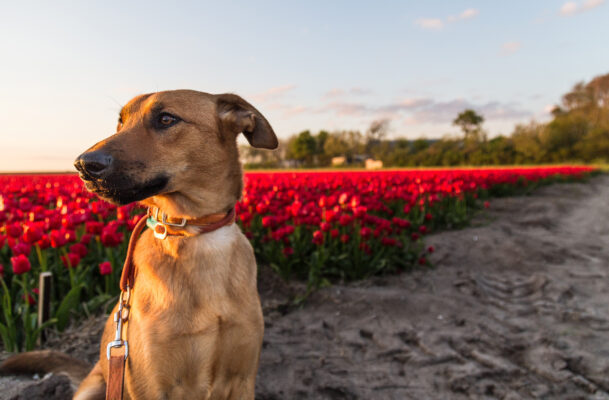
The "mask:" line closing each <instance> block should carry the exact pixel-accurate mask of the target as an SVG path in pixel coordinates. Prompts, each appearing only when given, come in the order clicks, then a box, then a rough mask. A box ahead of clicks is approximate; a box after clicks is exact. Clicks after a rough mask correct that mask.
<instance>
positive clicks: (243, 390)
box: [74, 90, 277, 400]
mask: <svg viewBox="0 0 609 400" xmlns="http://www.w3.org/2000/svg"><path fill="white" fill-rule="evenodd" d="M241 132H243V133H244V134H245V136H246V138H247V139H248V141H249V142H250V144H251V145H252V146H254V147H263V148H269V149H273V148H276V147H277V138H276V136H275V133H274V132H273V129H272V128H271V126H270V124H269V123H268V122H267V121H266V119H265V118H264V117H263V116H262V115H261V114H260V113H259V112H258V111H257V110H256V109H255V108H254V107H252V106H251V105H250V104H249V103H247V102H246V101H245V100H243V99H242V98H240V97H239V96H236V95H233V94H222V95H211V94H207V93H201V92H195V91H190V90H177V91H168V92H159V93H153V94H147V95H142V96H138V97H136V98H134V99H133V100H131V101H130V102H129V104H127V105H126V106H125V107H123V109H122V110H121V114H120V119H119V124H118V127H117V132H116V134H114V135H113V136H110V137H109V138H107V139H106V140H104V141H102V142H99V143H97V144H96V145H95V146H93V147H91V148H90V149H89V150H87V151H86V152H85V153H83V154H82V155H80V156H79V157H78V159H77V160H76V162H75V166H76V167H77V169H78V170H79V171H80V175H81V178H82V179H83V180H84V181H85V186H86V187H87V189H89V190H90V191H93V192H95V193H97V194H98V195H99V196H100V197H102V198H104V199H106V200H109V201H112V202H114V203H117V204H126V203H130V202H133V201H140V202H141V203H143V204H145V205H148V206H152V207H158V209H160V210H161V211H162V212H164V213H166V214H167V215H169V216H171V217H172V218H176V219H181V218H185V219H187V220H191V219H195V218H200V217H202V216H206V215H210V214H225V213H227V212H228V211H230V210H231V209H232V208H233V207H234V205H235V203H236V202H237V200H238V199H239V197H240V195H241V191H242V185H243V184H242V171H241V166H240V163H239V159H238V157H239V155H238V150H237V144H236V137H237V135H238V134H239V133H241ZM187 231H188V229H187ZM133 260H134V263H135V267H136V270H137V274H136V278H135V282H136V284H135V287H134V290H133V291H132V293H131V311H130V317H129V323H128V329H127V333H126V336H127V338H126V339H127V340H128V343H129V357H128V358H127V367H126V372H125V389H124V395H125V399H253V398H254V386H255V378H256V372H257V369H258V360H259V356H260V348H261V345H262V336H263V330H264V323H263V318H262V310H261V307H260V301H259V297H258V292H257V289H256V271H257V269H256V263H255V259H254V253H253V251H252V247H251V246H250V243H249V242H248V240H247V239H246V238H245V236H244V235H243V234H242V233H241V231H240V230H239V228H238V227H237V226H236V225H235V224H229V225H226V226H224V227H222V228H220V229H218V230H215V231H213V232H210V233H205V234H200V235H196V234H193V231H191V233H188V232H186V236H167V237H166V238H165V239H162V240H161V239H157V238H155V236H154V235H153V233H152V232H151V231H150V230H148V231H145V232H144V233H143V234H142V236H141V237H140V239H139V240H138V242H137V245H136V248H135V254H134V258H133ZM115 311H116V308H115ZM114 334H115V323H114V322H113V320H112V318H109V319H108V322H107V323H106V327H105V330H104V334H103V338H102V343H101V352H100V361H99V362H98V363H97V364H96V365H95V367H94V368H93V370H92V371H91V372H90V373H89V375H88V376H87V377H86V378H85V379H84V381H82V383H81V384H80V387H79V389H78V391H77V393H76V394H75V396H74V398H75V399H78V400H82V399H103V398H104V394H105V386H106V381H107V378H108V376H107V375H108V361H107V358H106V346H107V344H108V343H109V342H111V341H112V340H113V339H114Z"/></svg>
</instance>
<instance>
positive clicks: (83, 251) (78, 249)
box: [70, 243, 89, 258]
mask: <svg viewBox="0 0 609 400" xmlns="http://www.w3.org/2000/svg"><path fill="white" fill-rule="evenodd" d="M88 252H89V251H88V250H87V246H85V245H84V244H82V243H76V244H73V245H72V246H70V253H75V254H78V255H79V256H80V257H81V258H82V257H84V256H86V255H87V253H88Z"/></svg>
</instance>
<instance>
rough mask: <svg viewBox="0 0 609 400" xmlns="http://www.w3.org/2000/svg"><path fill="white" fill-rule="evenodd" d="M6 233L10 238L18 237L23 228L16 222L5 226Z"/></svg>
mask: <svg viewBox="0 0 609 400" xmlns="http://www.w3.org/2000/svg"><path fill="white" fill-rule="evenodd" d="M6 233H7V235H9V236H10V237H12V238H18V237H20V236H21V235H22V234H23V228H22V227H21V224H20V223H18V222H14V223H12V224H10V225H7V226H6Z"/></svg>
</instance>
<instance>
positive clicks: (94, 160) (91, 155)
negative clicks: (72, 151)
mask: <svg viewBox="0 0 609 400" xmlns="http://www.w3.org/2000/svg"><path fill="white" fill-rule="evenodd" d="M112 161H113V159H112V156H111V155H110V154H108V153H104V152H103V151H88V152H86V153H83V154H81V155H80V156H78V158H77V159H76V161H74V167H76V169H77V170H78V171H80V172H82V173H83V174H85V175H90V176H92V177H93V178H103V177H104V176H105V175H107V174H108V172H109V171H110V167H111V166H112Z"/></svg>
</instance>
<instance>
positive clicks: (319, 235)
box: [313, 230, 324, 245]
mask: <svg viewBox="0 0 609 400" xmlns="http://www.w3.org/2000/svg"><path fill="white" fill-rule="evenodd" d="M313 243H314V244H317V245H322V244H323V243H324V233H323V232H322V231H320V230H317V231H315V232H313Z"/></svg>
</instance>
